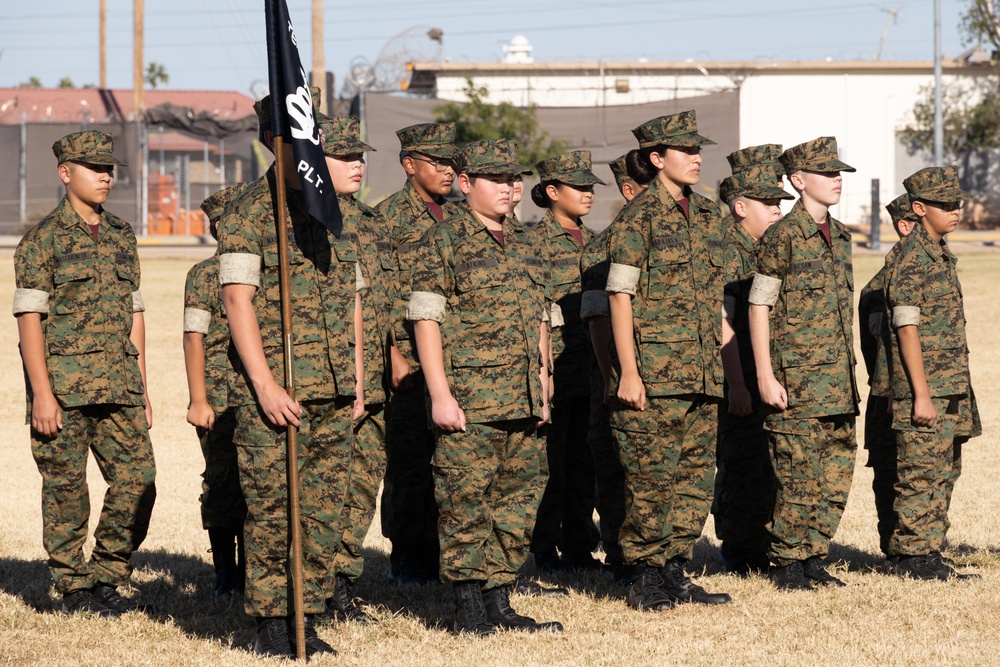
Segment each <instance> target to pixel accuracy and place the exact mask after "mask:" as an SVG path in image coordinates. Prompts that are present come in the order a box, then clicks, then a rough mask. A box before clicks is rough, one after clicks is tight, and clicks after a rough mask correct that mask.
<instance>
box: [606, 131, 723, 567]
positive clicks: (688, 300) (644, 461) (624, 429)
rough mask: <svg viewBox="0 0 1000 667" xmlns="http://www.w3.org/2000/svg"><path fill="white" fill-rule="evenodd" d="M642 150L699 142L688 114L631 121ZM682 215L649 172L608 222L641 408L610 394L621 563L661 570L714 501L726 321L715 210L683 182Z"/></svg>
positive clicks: (680, 557)
mask: <svg viewBox="0 0 1000 667" xmlns="http://www.w3.org/2000/svg"><path fill="white" fill-rule="evenodd" d="M633 133H634V134H635V135H636V138H637V139H638V140H639V146H640V147H641V148H646V147H652V146H657V145H670V146H679V147H683V146H700V145H706V144H710V143H714V142H711V141H710V140H708V139H705V138H704V137H701V136H700V135H698V134H697V125H696V121H695V117H694V113H693V112H683V113H680V114H675V115H673V116H667V117H663V118H658V119H654V120H653V121H650V122H648V123H646V124H644V125H642V126H640V127H639V128H636V129H635V130H633ZM685 195H686V197H687V199H688V205H689V213H688V215H686V216H685V213H684V209H683V208H682V207H681V205H680V204H679V203H677V202H676V201H675V200H674V199H673V198H672V197H671V196H670V194H669V193H668V192H667V189H666V186H665V185H664V184H663V182H661V181H660V179H658V178H656V179H654V180H653V182H652V183H651V184H650V185H649V187H648V188H647V189H646V191H645V192H644V193H643V194H641V195H640V196H639V197H637V198H636V199H635V200H633V202H632V204H631V205H629V206H628V207H626V208H625V209H624V210H623V211H622V214H621V215H620V217H619V219H618V220H617V221H616V222H615V223H614V224H613V225H612V227H611V235H610V238H609V240H608V249H609V252H608V254H609V259H610V268H609V272H608V282H607V287H606V289H607V291H608V292H612V293H625V294H629V295H630V296H631V297H632V313H633V327H634V345H635V353H636V357H637V358H636V362H637V366H638V371H639V375H640V377H641V379H642V382H643V384H644V385H645V389H646V408H645V411H643V412H639V411H636V410H631V409H627V408H626V407H624V405H622V404H621V402H620V401H618V400H617V399H616V400H615V403H614V405H613V407H612V414H611V426H612V428H613V429H614V433H615V438H616V441H617V444H618V454H619V458H620V460H621V462H622V465H623V466H624V468H625V484H626V496H625V503H626V518H625V523H624V525H623V526H622V529H621V535H620V541H621V546H622V551H623V553H624V558H625V561H626V562H627V563H639V564H642V565H644V566H648V567H654V568H662V567H664V566H665V565H666V564H667V563H668V562H680V563H683V562H684V561H686V560H689V559H690V558H691V556H692V551H693V548H694V543H695V542H696V541H697V539H698V537H699V536H700V535H701V531H702V528H703V527H704V524H705V519H706V518H707V516H708V512H709V509H710V506H711V497H712V485H713V476H714V472H715V445H716V436H717V426H718V424H717V422H718V401H719V399H720V398H721V397H722V381H723V377H722V363H721V360H720V357H719V345H720V342H721V334H722V331H721V326H722V297H723V283H722V269H723V266H722V259H723V258H722V243H723V235H724V229H723V227H722V219H721V216H720V214H719V208H718V206H716V205H715V204H714V203H713V202H711V201H709V200H708V199H706V198H704V197H702V196H701V195H698V194H696V193H694V192H692V191H691V190H690V188H685Z"/></svg>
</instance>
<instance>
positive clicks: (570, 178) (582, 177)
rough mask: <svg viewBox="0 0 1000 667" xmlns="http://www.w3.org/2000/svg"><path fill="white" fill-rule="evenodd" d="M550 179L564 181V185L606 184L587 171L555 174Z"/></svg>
mask: <svg viewBox="0 0 1000 667" xmlns="http://www.w3.org/2000/svg"><path fill="white" fill-rule="evenodd" d="M543 180H544V179H543ZM552 180H553V181H558V182H560V183H565V184H566V185H583V186H586V185H607V183H605V182H604V181H602V180H601V179H599V178H598V177H597V176H596V175H595V174H592V173H591V172H589V171H584V172H574V173H572V174H555V175H554V176H553V177H552Z"/></svg>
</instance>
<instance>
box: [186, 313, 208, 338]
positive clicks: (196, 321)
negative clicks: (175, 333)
mask: <svg viewBox="0 0 1000 667" xmlns="http://www.w3.org/2000/svg"><path fill="white" fill-rule="evenodd" d="M211 323H212V313H210V312H208V311H207V310H202V309H201V308H185V309H184V333H199V334H202V335H203V336H207V335H208V325H209V324H211Z"/></svg>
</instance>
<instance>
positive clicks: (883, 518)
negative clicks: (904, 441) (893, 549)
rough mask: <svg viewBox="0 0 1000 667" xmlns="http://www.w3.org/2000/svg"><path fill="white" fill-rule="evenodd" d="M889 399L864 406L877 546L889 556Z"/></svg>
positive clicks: (892, 493)
mask: <svg viewBox="0 0 1000 667" xmlns="http://www.w3.org/2000/svg"><path fill="white" fill-rule="evenodd" d="M890 405H891V404H890V399H888V398H886V397H883V396H873V395H871V394H869V395H868V403H867V405H866V406H865V449H867V450H868V463H867V464H866V465H867V467H869V468H871V469H872V493H873V494H874V495H875V513H876V515H877V516H878V545H879V549H881V550H882V553H884V554H886V555H889V538H890V537H892V533H893V531H894V530H895V529H896V511H895V510H894V509H893V504H894V503H895V501H896V488H895V487H896V481H897V476H896V432H895V431H893V430H892V408H891V407H890Z"/></svg>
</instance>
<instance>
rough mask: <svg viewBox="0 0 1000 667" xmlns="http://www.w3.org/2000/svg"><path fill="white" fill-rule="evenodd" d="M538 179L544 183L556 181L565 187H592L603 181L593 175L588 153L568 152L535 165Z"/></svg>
mask: <svg viewBox="0 0 1000 667" xmlns="http://www.w3.org/2000/svg"><path fill="white" fill-rule="evenodd" d="M535 169H537V170H538V178H539V180H540V181H542V182H543V183H544V182H545V181H558V182H560V183H565V184H567V185H594V184H595V183H600V184H601V185H607V183H605V182H604V181H602V180H601V179H599V178H598V177H597V176H595V175H594V172H593V164H592V162H591V160H590V151H570V152H569V153H566V154H564V155H559V156H557V157H550V158H549V159H547V160H542V161H541V162H539V163H537V164H536V165H535Z"/></svg>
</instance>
